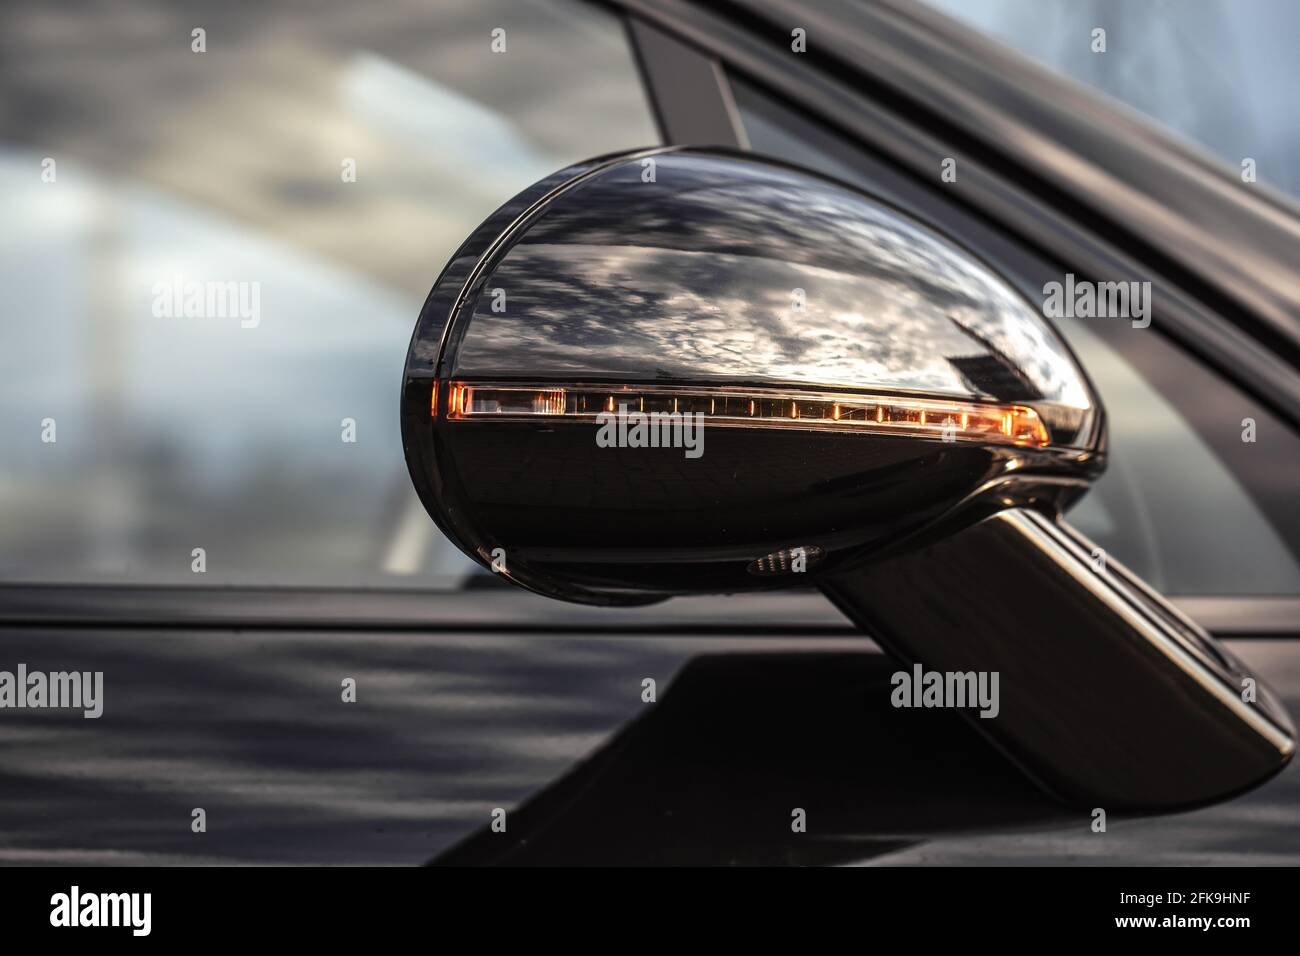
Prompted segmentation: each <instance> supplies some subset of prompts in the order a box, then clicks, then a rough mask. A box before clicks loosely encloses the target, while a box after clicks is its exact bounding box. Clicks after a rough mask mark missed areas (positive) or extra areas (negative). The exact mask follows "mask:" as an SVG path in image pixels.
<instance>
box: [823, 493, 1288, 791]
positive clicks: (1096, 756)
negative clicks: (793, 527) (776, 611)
mask: <svg viewBox="0 0 1300 956" xmlns="http://www.w3.org/2000/svg"><path fill="white" fill-rule="evenodd" d="M821 588H822V590H823V592H824V593H825V594H826V595H827V597H828V598H829V599H830V600H831V601H832V602H833V603H834V604H835V605H836V606H837V607H839V608H840V610H841V611H843V612H844V613H845V614H846V615H847V616H848V617H849V618H850V619H851V620H852V621H853V622H854V623H856V624H857V625H858V626H860V627H861V628H862V629H863V630H864V631H865V633H867V634H868V635H870V636H871V637H872V638H873V639H874V640H875V641H876V642H877V643H878V644H880V645H881V646H882V647H883V648H884V649H885V650H886V651H888V652H889V653H890V654H891V655H893V656H894V657H895V658H896V659H898V660H899V661H901V662H903V663H905V664H906V665H907V666H908V667H909V668H910V670H909V671H899V672H898V673H896V674H895V675H894V680H895V684H894V686H895V690H894V698H895V701H894V702H895V706H926V704H925V702H924V701H925V699H926V698H925V696H924V695H925V688H926V687H929V688H930V689H931V690H932V691H933V692H934V694H938V695H939V699H943V698H942V695H943V694H944V693H945V690H946V689H962V688H964V687H971V688H973V687H976V686H978V687H980V688H981V693H982V692H983V690H984V689H985V688H991V689H992V692H993V693H992V699H991V700H984V699H981V701H980V703H979V704H978V705H977V704H976V703H975V702H974V701H966V703H967V705H968V709H967V710H966V711H965V713H966V714H967V715H968V716H969V717H970V719H971V720H972V722H973V723H974V724H975V725H976V726H977V727H978V728H979V729H980V730H981V731H983V732H984V733H985V734H986V735H987V736H988V737H989V738H990V739H991V740H992V741H993V742H994V743H996V744H997V745H998V746H999V747H1000V748H1001V749H1002V750H1003V752H1004V753H1006V754H1007V755H1008V756H1010V757H1011V758H1012V759H1013V760H1015V761H1016V762H1017V763H1018V764H1019V765H1020V766H1021V767H1022V769H1024V770H1025V771H1026V772H1027V773H1029V774H1030V775H1031V776H1032V777H1033V778H1034V779H1035V780H1036V781H1037V782H1038V783H1039V784H1040V785H1042V786H1043V787H1045V788H1046V789H1047V790H1048V791H1049V792H1051V793H1053V794H1054V795H1056V796H1057V797H1058V798H1059V799H1061V800H1063V801H1064V802H1066V803H1067V804H1070V805H1075V806H1079V807H1081V808H1096V807H1101V808H1103V809H1106V810H1107V811H1108V812H1110V811H1117V812H1152V811H1168V810H1172V809H1179V808H1185V807H1192V806H1198V805H1203V804H1205V803H1209V802H1213V801H1216V800H1221V799H1224V798H1225V797H1228V796H1231V795H1233V794H1235V793H1238V792H1240V791H1243V790H1246V789H1249V788H1250V787H1253V786H1255V785H1257V784H1259V783H1260V782H1262V781H1264V780H1266V779H1268V778H1269V777H1271V776H1272V775H1273V774H1275V773H1277V772H1278V771H1279V770H1281V769H1282V767H1284V766H1285V765H1286V763H1287V762H1288V761H1289V759H1290V757H1291V753H1292V751H1293V749H1294V735H1295V731H1294V728H1293V726H1292V725H1291V722H1290V720H1289V719H1288V717H1287V715H1286V712H1285V711H1284V710H1283V709H1282V708H1281V707H1280V706H1279V705H1278V704H1277V703H1276V701H1275V700H1273V698H1272V697H1271V695H1270V694H1269V692H1268V690H1267V689H1266V688H1264V687H1263V685H1262V682H1259V681H1255V682H1254V683H1253V684H1252V685H1249V686H1254V687H1256V688H1257V691H1256V693H1257V694H1258V698H1257V700H1255V701H1254V702H1251V703H1248V702H1246V701H1245V700H1243V696H1249V695H1244V694H1243V682H1244V681H1245V680H1246V679H1247V678H1249V677H1250V676H1251V675H1250V674H1249V672H1248V670H1247V669H1246V668H1245V666H1244V665H1243V664H1242V663H1241V662H1240V661H1238V660H1236V659H1235V658H1234V657H1232V655H1231V654H1230V653H1228V652H1227V651H1226V650H1224V649H1223V648H1221V647H1220V646H1219V645H1218V644H1217V643H1216V642H1215V641H1214V640H1213V639H1212V638H1211V637H1210V636H1209V635H1208V634H1206V633H1205V632H1204V631H1203V630H1202V629H1201V628H1199V627H1198V626H1197V625H1196V624H1194V623H1193V622H1191V621H1190V620H1188V619H1187V618H1186V617H1184V616H1183V615H1182V614H1181V613H1180V612H1178V611H1177V610H1176V609H1175V608H1174V607H1173V606H1172V605H1171V604H1169V602H1167V601H1165V600H1164V599H1163V598H1162V597H1160V595H1158V594H1156V593H1155V592H1154V591H1152V590H1151V589H1150V588H1148V587H1147V586H1146V585H1144V584H1143V583H1142V582H1141V581H1140V580H1139V579H1137V578H1136V577H1135V576H1133V575H1132V574H1131V573H1130V572H1128V571H1127V570H1126V569H1124V568H1123V567H1122V566H1121V565H1119V564H1118V563H1117V562H1115V561H1113V560H1109V561H1108V560H1107V559H1106V556H1105V555H1104V553H1103V552H1101V551H1100V549H1097V548H1095V547H1094V546H1093V545H1092V543H1091V542H1090V541H1088V540H1087V539H1086V538H1084V537H1083V536H1081V535H1079V534H1078V533H1077V532H1075V531H1074V530H1073V529H1071V528H1069V527H1068V526H1066V525H1064V524H1062V523H1058V522H1055V521H1052V520H1050V519H1048V518H1046V517H1044V516H1043V515H1042V514H1040V513H1038V512H1036V511H1031V510H1028V509H1020V508H1016V509H1010V510H1006V511H1001V512H998V513H997V514H994V515H992V516H991V517H988V518H985V519H984V520H982V521H980V522H978V523H977V524H974V525H972V526H970V527H968V528H966V529H964V530H962V531H960V532H957V533H956V534H954V535H952V536H950V537H947V538H945V539H943V540H940V541H937V542H934V543H931V544H929V545H927V546H926V547H924V548H921V549H920V550H915V551H911V552H908V553H905V554H900V555H895V556H892V557H889V558H887V559H884V560H881V561H878V562H875V563H872V564H867V565H861V566H859V567H857V568H854V569H850V570H841V571H837V572H833V573H830V574H828V575H827V576H826V577H825V578H824V579H823V580H822V582H821ZM972 673H973V674H974V675H975V680H974V682H972V681H971V680H970V679H966V678H957V677H950V676H949V675H968V674H972ZM994 674H996V675H997V676H996V678H995V677H993V675H994ZM936 675H937V676H936ZM963 680H964V683H963ZM981 680H982V681H983V683H978V681H981ZM939 682H942V683H939ZM918 685H925V686H924V687H923V686H918ZM934 694H932V695H931V697H930V699H931V700H933V699H935V697H934ZM946 702H947V703H948V704H949V705H951V704H952V703H953V701H952V700H951V699H948V700H947V701H946ZM970 706H975V708H976V709H970ZM981 714H984V715H987V716H981Z"/></svg>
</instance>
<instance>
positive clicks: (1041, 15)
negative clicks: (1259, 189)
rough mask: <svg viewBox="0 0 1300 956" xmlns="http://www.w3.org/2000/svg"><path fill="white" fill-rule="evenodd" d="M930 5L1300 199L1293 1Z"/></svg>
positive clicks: (1007, 0) (944, 1) (963, 1)
mask: <svg viewBox="0 0 1300 956" xmlns="http://www.w3.org/2000/svg"><path fill="white" fill-rule="evenodd" d="M927 2H928V3H929V4H930V5H931V6H933V7H936V8H937V9H939V10H942V11H943V12H944V13H947V14H948V15H949V16H952V17H955V18H957V19H958V20H961V21H963V22H964V23H966V24H967V25H968V26H973V27H975V28H976V29H978V30H980V31H982V32H984V33H986V34H987V35H989V36H990V37H992V38H994V39H996V40H999V41H1001V42H1002V43H1005V44H1006V45H1008V46H1010V47H1013V48H1015V49H1016V50H1018V51H1019V52H1021V53H1023V54H1025V55H1026V56H1028V57H1031V58H1033V59H1035V60H1037V61H1038V62H1039V63H1041V64H1043V65H1045V66H1047V67H1050V68H1051V69H1053V70H1056V71H1057V72H1059V73H1062V74H1064V75H1065V76H1068V77H1070V78H1071V79H1073V80H1076V81H1078V82H1079V83H1083V84H1085V85H1087V86H1090V87H1092V88H1093V89H1096V90H1098V91H1100V92H1102V93H1104V94H1106V95H1107V96H1110V97H1113V98H1114V99H1116V100H1119V101H1120V102H1122V103H1125V104H1127V105H1128V106H1130V107H1132V108H1133V109H1136V110H1139V111H1140V112H1142V113H1144V114H1145V115H1146V116H1148V117H1150V118H1152V119H1155V120H1157V121H1159V122H1160V123H1161V124H1163V125H1164V126H1165V127H1167V128H1168V129H1171V130H1173V131H1174V132H1176V133H1179V134H1180V135H1182V136H1183V137H1185V138H1187V139H1189V140H1191V141H1193V142H1196V143H1200V144H1201V145H1202V146H1204V147H1205V148H1207V149H1208V150H1210V152H1212V153H1214V154H1215V155H1217V156H1218V157H1219V158H1221V159H1222V160H1224V161H1225V162H1226V163H1228V164H1229V165H1231V166H1232V167H1234V168H1235V169H1236V170H1237V172H1238V174H1240V175H1243V177H1245V176H1246V175H1248V176H1249V177H1250V179H1248V180H1247V181H1255V180H1257V181H1259V182H1267V183H1270V184H1271V185H1274V186H1277V187H1278V188H1280V189H1283V190H1285V191H1286V192H1288V193H1290V194H1291V195H1292V196H1300V167H1298V166H1297V164H1296V163H1295V162H1294V157H1295V156H1296V154H1297V153H1298V152H1300V114H1298V113H1297V112H1296V108H1295V50H1296V38H1297V37H1300V4H1296V3H1295V0H1231V2H1229V0H1177V2H1169V0H927ZM1097 31H1102V32H1100V33H1098V32H1097ZM1247 161H1249V162H1247Z"/></svg>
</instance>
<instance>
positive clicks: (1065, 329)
mask: <svg viewBox="0 0 1300 956" xmlns="http://www.w3.org/2000/svg"><path fill="white" fill-rule="evenodd" d="M733 86H734V89H735V94H736V101H737V105H738V106H739V109H740V113H741V118H742V120H743V122H744V124H745V131H746V134H747V135H748V138H749V141H750V144H751V146H752V148H753V149H754V150H755V151H756V152H759V153H764V154H767V155H769V156H775V157H779V158H781V159H785V160H788V161H790V162H794V163H799V164H801V165H804V166H807V167H808V168H811V169H815V170H818V171H820V172H822V173H824V174H826V175H829V176H834V177H836V178H838V179H841V180H844V181H845V182H849V183H853V184H855V185H858V186H860V187H861V188H863V189H866V190H868V191H870V192H873V193H875V194H877V195H881V196H883V197H884V198H886V199H889V200H890V201H892V202H894V203H896V204H898V205H900V206H901V207H903V208H904V209H908V208H913V209H915V208H916V203H915V201H914V197H915V196H916V191H915V187H908V186H906V185H905V182H906V180H905V177H902V176H900V175H898V173H897V172H896V171H891V170H889V169H888V168H887V167H884V166H883V165H882V164H881V163H880V162H879V161H878V160H875V159H868V157H866V156H865V155H864V154H863V153H861V152H860V151H858V150H856V149H854V148H853V147H852V146H850V145H848V144H846V143H845V142H844V141H843V140H841V139H839V138H838V137H836V136H834V135H833V134H832V133H830V132H829V131H827V130H826V129H824V128H822V127H819V126H818V125H817V124H816V123H815V122H813V121H812V120H811V119H809V118H808V117H806V116H804V115H800V114H797V113H795V112H793V111H791V110H789V109H788V108H786V107H785V106H784V105H782V104H781V103H779V102H777V101H776V100H774V99H771V98H770V97H767V96H765V95H763V94H761V93H760V92H759V91H757V90H756V89H754V88H753V87H751V86H749V85H748V84H746V83H744V82H735V83H734V84H733ZM917 215H919V216H920V218H922V219H925V218H927V215H926V214H923V213H917ZM932 215H933V214H931V218H932ZM962 222H966V220H962ZM942 225H943V226H944V227H945V228H946V229H947V230H948V231H950V232H954V233H955V234H957V235H959V236H960V237H961V238H962V239H963V240H964V241H965V242H967V243H968V244H970V245H972V246H974V247H978V248H980V249H981V250H982V251H983V253H984V254H985V255H986V256H989V257H990V258H995V259H996V258H998V256H996V255H995V254H994V251H993V250H994V245H995V241H996V240H997V239H998V237H996V236H993V235H990V233H989V230H988V227H987V226H975V225H974V224H973V221H971V224H970V225H969V226H959V220H958V218H957V216H956V215H955V214H954V215H953V216H952V217H951V218H947V217H946V218H945V221H944V222H943V223H942ZM975 229H980V230H983V231H982V232H978V233H977V232H975V231H974V230H975ZM1007 258H1008V261H1009V260H1010V258H1012V257H1007ZM1004 267H1006V268H1009V267H1008V266H1006V264H1005V263H1004ZM1017 267H1018V268H1021V269H1026V268H1027V269H1029V270H1030V271H1033V270H1035V269H1038V270H1040V271H1037V272H1034V274H1033V275H1029V274H1028V273H1025V272H1022V273H1021V274H1019V275H1018V276H1013V278H1014V279H1016V280H1017V281H1018V283H1019V284H1020V285H1021V287H1022V291H1026V292H1028V291H1029V290H1031V289H1041V288H1042V285H1043V282H1044V281H1047V280H1050V279H1056V280H1059V279H1060V274H1059V272H1057V273H1056V274H1053V273H1052V272H1051V271H1050V270H1048V269H1046V267H1044V266H1042V265H1041V264H1033V263H1032V262H1030V261H1028V260H1026V257H1025V256H1024V255H1023V253H1022V254H1020V255H1019V256H1018V257H1017ZM1087 321H1088V320H1084V319H1062V320H1055V324H1056V326H1057V328H1058V329H1059V330H1060V331H1061V333H1062V334H1063V335H1064V336H1065V338H1066V339H1067V341H1068V342H1069V344H1070V346H1071V347H1072V348H1073V349H1074V351H1075V353H1076V354H1077V356H1078V358H1079V360H1080V362H1081V363H1082V364H1083V366H1084V368H1085V369H1086V370H1087V372H1088V375H1089V377H1090V378H1091V379H1092V381H1093V383H1094V385H1095V386H1096V388H1097V390H1098V392H1099V393H1100V395H1101V399H1102V403H1103V405H1104V406H1105V408H1106V412H1107V417H1108V426H1109V439H1108V440H1109V451H1110V455H1109V460H1108V465H1107V470H1106V472H1105V474H1103V475H1102V477H1101V478H1100V479H1099V480H1098V481H1097V482H1096V483H1095V484H1094V485H1093V487H1092V489H1091V490H1090V491H1089V492H1088V494H1087V495H1085V496H1084V498H1083V500H1082V501H1081V502H1080V503H1079V504H1078V505H1076V506H1075V507H1074V508H1073V509H1072V510H1071V512H1070V521H1071V523H1073V524H1074V526H1075V527H1076V528H1078V529H1079V530H1080V531H1082V532H1083V533H1084V534H1086V535H1088V536H1089V537H1090V538H1092V539H1093V540H1094V541H1095V542H1096V543H1097V544H1098V545H1099V546H1100V547H1101V548H1103V549H1104V550H1105V551H1106V553H1107V554H1109V555H1113V556H1115V557H1116V558H1118V559H1119V560H1120V561H1121V562H1123V563H1124V564H1125V565H1127V566H1128V567H1129V568H1131V569H1132V570H1133V571H1134V572H1136V573H1137V574H1138V575H1139V576H1141V577H1143V578H1144V579H1146V580H1147V581H1148V582H1150V583H1151V584H1152V585H1153V586H1154V587H1156V588H1158V589H1159V590H1162V591H1164V592H1165V593H1168V594H1225V595H1240V594H1296V593H1300V565H1298V564H1297V561H1296V558H1295V555H1294V553H1293V551H1292V550H1291V548H1290V547H1289V546H1288V543H1287V541H1286V540H1285V538H1284V537H1283V535H1282V534H1281V533H1279V530H1278V528H1277V526H1276V525H1275V523H1274V522H1273V521H1271V520H1270V519H1269V517H1268V516H1267V515H1266V514H1265V512H1264V511H1263V510H1262V509H1261V507H1260V506H1259V504H1257V502H1256V500H1255V499H1254V497H1253V496H1252V493H1251V491H1248V490H1247V488H1246V486H1245V485H1244V484H1243V482H1242V480H1241V478H1240V477H1239V476H1240V475H1249V474H1252V469H1253V468H1254V466H1255V463H1254V462H1253V461H1251V460H1250V456H1252V455H1254V454H1257V453H1256V452H1255V451H1254V448H1255V446H1253V445H1249V444H1245V443H1236V446H1237V450H1235V451H1234V452H1233V455H1234V456H1235V457H1234V458H1233V460H1224V459H1223V458H1221V457H1220V456H1219V455H1218V454H1217V453H1216V451H1215V450H1214V449H1212V448H1211V447H1210V446H1209V445H1208V444H1207V443H1206V441H1205V440H1204V439H1203V437H1202V435H1201V434H1200V433H1198V431H1197V430H1196V429H1195V428H1194V427H1193V426H1192V425H1191V424H1189V422H1188V421H1187V420H1186V418H1185V417H1184V415H1183V414H1182V412H1181V411H1180V408H1179V407H1178V406H1176V405H1175V404H1174V403H1173V402H1171V401H1169V400H1168V399H1167V398H1166V397H1165V396H1164V395H1163V394H1162V393H1161V392H1160V391H1159V390H1158V389H1157V388H1156V387H1155V386H1154V385H1153V384H1152V383H1150V382H1149V381H1148V380H1147V379H1146V378H1145V377H1144V376H1143V374H1142V373H1141V372H1140V371H1139V370H1138V368H1137V367H1135V365H1134V364H1132V363H1130V362H1129V361H1127V360H1126V358H1125V356H1124V344H1123V341H1122V340H1118V341H1117V340H1116V339H1115V338H1114V337H1113V336H1108V337H1103V336H1101V335H1099V334H1097V332H1096V331H1094V329H1092V328H1090V327H1089V326H1088V324H1087ZM1125 334H1132V335H1142V336H1150V337H1153V338H1144V339H1143V345H1144V347H1145V349H1146V351H1147V352H1148V354H1150V355H1152V356H1153V358H1152V360H1153V361H1156V362H1160V363H1164V364H1165V366H1166V375H1168V376H1172V377H1174V378H1179V377H1181V378H1184V379H1186V378H1191V377H1192V375H1193V373H1195V374H1196V375H1197V376H1198V378H1204V379H1206V381H1207V384H1206V385H1205V386H1204V387H1206V388H1213V389H1215V390H1217V392H1218V393H1219V397H1218V399H1217V404H1218V405H1219V406H1220V407H1221V408H1223V409H1231V410H1232V414H1225V415H1224V416H1223V422H1225V423H1226V426H1225V427H1227V426H1231V427H1232V428H1234V429H1235V428H1237V427H1238V425H1237V424H1236V423H1237V421H1238V420H1240V418H1241V416H1240V415H1239V414H1237V410H1238V409H1239V408H1243V407H1245V408H1249V403H1248V402H1245V401H1244V400H1242V399H1241V397H1240V396H1239V395H1238V394H1237V393H1236V392H1235V390H1233V389H1231V388H1230V386H1228V385H1227V384H1226V383H1224V382H1222V381H1221V380H1218V379H1216V378H1214V377H1213V376H1212V375H1211V374H1210V373H1209V372H1208V371H1207V370H1205V369H1200V368H1193V367H1192V364H1191V363H1193V362H1194V360H1193V359H1192V358H1190V357H1189V356H1188V355H1187V354H1186V353H1184V352H1182V351H1181V350H1180V349H1178V348H1177V347H1175V346H1173V345H1172V344H1170V343H1168V342H1166V341H1164V340H1163V339H1161V338H1159V337H1158V333H1156V332H1154V331H1152V330H1151V329H1135V330H1131V332H1130V333H1125ZM1273 440H1277V441H1289V442H1291V443H1292V444H1296V440H1295V439H1294V438H1293V437H1291V436H1277V437H1276V438H1275V439H1273ZM1292 460H1293V461H1300V449H1297V454H1296V456H1295V457H1294V458H1293V459H1292Z"/></svg>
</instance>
